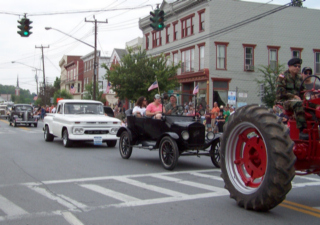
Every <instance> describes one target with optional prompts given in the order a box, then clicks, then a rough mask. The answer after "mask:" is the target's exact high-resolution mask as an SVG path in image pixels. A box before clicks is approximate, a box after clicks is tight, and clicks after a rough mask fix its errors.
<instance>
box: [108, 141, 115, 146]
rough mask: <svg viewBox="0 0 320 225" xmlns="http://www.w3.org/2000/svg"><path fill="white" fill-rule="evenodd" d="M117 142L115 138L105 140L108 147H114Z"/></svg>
mask: <svg viewBox="0 0 320 225" xmlns="http://www.w3.org/2000/svg"><path fill="white" fill-rule="evenodd" d="M116 144H117V140H111V141H107V145H108V147H114V146H116Z"/></svg>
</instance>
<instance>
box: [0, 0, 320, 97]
mask: <svg viewBox="0 0 320 225" xmlns="http://www.w3.org/2000/svg"><path fill="white" fill-rule="evenodd" d="M246 1H251V2H259V3H266V4H278V5H284V4H287V3H289V2H290V0H273V1H272V0H246ZM167 2H168V3H170V2H174V0H171V1H170V0H168V1H167ZM161 3H162V0H90V1H88V0H83V1H78V0H64V1H61V0H59V1H57V0H45V1H43V0H28V1H26V0H10V1H9V0H0V5H1V9H0V21H1V29H2V31H1V32H0V33H1V35H0V84H2V85H14V86H16V83H17V77H19V86H20V88H23V89H29V90H30V92H31V93H36V81H35V75H36V71H34V68H36V69H37V75H38V77H39V82H43V71H42V69H43V66H42V54H41V48H36V46H37V47H41V46H44V47H48V46H49V48H44V49H43V53H44V68H45V70H44V71H45V77H46V82H49V83H53V82H54V80H55V79H56V77H60V67H59V61H60V60H61V58H62V57H63V55H79V56H83V55H86V54H88V53H90V52H92V51H93V48H91V47H89V46H87V45H85V44H83V43H81V42H78V41H77V40H75V39H72V38H71V37H68V36H67V35H65V34H62V33H60V32H58V31H56V30H45V27H52V28H55V29H58V30H60V31H62V32H65V33H67V34H69V35H71V36H73V37H75V38H77V39H80V40H82V41H84V42H86V43H88V44H90V45H94V23H90V22H85V19H86V20H89V21H93V20H94V18H93V16H95V19H97V21H106V20H108V23H100V24H98V41H97V48H98V50H100V51H101V52H102V55H103V56H110V55H111V53H112V51H113V49H114V48H122V49H124V48H125V43H126V42H128V41H131V40H133V39H135V38H137V37H142V32H141V30H140V29H139V25H138V23H139V18H144V17H146V16H148V15H149V12H150V11H152V10H153V9H154V8H155V7H156V5H157V4H161ZM303 6H304V7H307V8H313V9H320V1H319V0H306V1H305V2H304V3H303ZM99 10H100V11H99ZM319 13H320V11H319ZM24 14H26V15H27V18H29V19H30V20H31V21H32V22H33V23H32V24H31V26H32V27H33V28H32V29H31V32H32V34H31V35H30V36H29V37H27V38H25V37H21V36H20V35H19V34H18V33H17V31H18V28H17V26H18V25H19V24H18V22H17V21H18V20H20V19H21V18H22V17H23V16H24ZM12 62H14V63H12ZM39 69H40V70H39Z"/></svg>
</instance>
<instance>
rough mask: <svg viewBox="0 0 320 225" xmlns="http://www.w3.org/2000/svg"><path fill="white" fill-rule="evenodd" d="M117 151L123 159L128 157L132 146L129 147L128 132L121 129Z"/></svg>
mask: <svg viewBox="0 0 320 225" xmlns="http://www.w3.org/2000/svg"><path fill="white" fill-rule="evenodd" d="M119 151H120V155H121V157H122V158H123V159H129V158H130V156H131V153H132V147H130V139H129V133H128V132H127V131H123V132H122V134H121V136H120V141H119Z"/></svg>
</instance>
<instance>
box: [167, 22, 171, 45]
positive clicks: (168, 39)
mask: <svg viewBox="0 0 320 225" xmlns="http://www.w3.org/2000/svg"><path fill="white" fill-rule="evenodd" d="M169 27H170V24H169V25H168V26H167V27H166V43H169V42H170V33H169Z"/></svg>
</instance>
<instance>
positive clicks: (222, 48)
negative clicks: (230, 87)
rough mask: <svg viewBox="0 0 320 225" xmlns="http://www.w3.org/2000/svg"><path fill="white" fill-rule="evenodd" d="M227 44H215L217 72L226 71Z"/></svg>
mask: <svg viewBox="0 0 320 225" xmlns="http://www.w3.org/2000/svg"><path fill="white" fill-rule="evenodd" d="M228 44H229V43H228V42H215V45H216V51H217V52H216V55H217V62H216V68H217V69H218V70H226V69H227V46H228Z"/></svg>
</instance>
